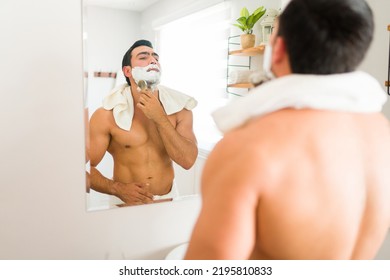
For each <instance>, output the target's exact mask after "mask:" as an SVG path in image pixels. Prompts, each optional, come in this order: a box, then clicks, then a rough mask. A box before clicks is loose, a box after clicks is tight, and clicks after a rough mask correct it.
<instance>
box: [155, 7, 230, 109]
mask: <svg viewBox="0 0 390 280" xmlns="http://www.w3.org/2000/svg"><path fill="white" fill-rule="evenodd" d="M230 26H231V23H230V5H229V3H227V2H223V3H220V4H218V5H215V6H212V7H210V8H207V9H204V10H202V11H200V12H196V13H194V14H191V15H189V16H186V17H183V18H181V19H178V20H175V21H173V22H170V23H168V24H165V25H163V26H161V27H160V28H159V32H158V42H159V52H160V57H161V60H160V61H161V67H162V77H161V82H162V84H164V85H166V86H168V87H172V88H174V89H177V90H179V91H182V92H184V93H186V94H189V95H191V96H193V97H195V98H196V99H198V100H199V101H200V100H202V99H205V98H207V99H208V100H210V98H211V99H213V98H216V99H218V98H221V97H226V71H227V69H226V67H227V66H226V64H227V63H226V60H227V38H228V37H229V32H230Z"/></svg>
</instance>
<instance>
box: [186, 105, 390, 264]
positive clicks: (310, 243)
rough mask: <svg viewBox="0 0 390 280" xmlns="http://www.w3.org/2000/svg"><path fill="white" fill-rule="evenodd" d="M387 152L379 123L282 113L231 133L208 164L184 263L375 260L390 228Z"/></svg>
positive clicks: (388, 137) (378, 118) (386, 132)
mask: <svg viewBox="0 0 390 280" xmlns="http://www.w3.org/2000/svg"><path fill="white" fill-rule="evenodd" d="M389 143H390V129H389V122H388V121H387V120H386V119H385V118H384V117H383V116H382V115H381V114H348V113H336V112H331V111H314V110H293V109H285V110H281V111H278V112H275V113H272V114H269V115H267V116H265V117H260V118H255V119H253V120H252V121H250V122H249V123H247V124H246V125H244V126H242V127H240V128H238V129H236V130H233V131H231V132H230V133H228V134H226V135H225V137H224V139H223V140H222V141H221V142H220V143H218V144H217V146H216V147H215V149H214V151H213V152H212V153H211V155H210V156H209V159H208V161H207V163H206V166H205V169H204V175H203V179H202V192H203V206H202V211H201V214H200V216H199V220H198V224H197V225H196V227H195V231H194V233H193V239H192V240H191V243H190V246H189V249H188V252H187V256H186V258H193V256H196V258H200V259H231V258H233V259H247V258H252V259H371V258H373V257H374V256H375V253H376V252H377V250H378V248H379V247H380V245H381V244H382V242H383V240H384V238H385V234H386V232H387V229H388V228H389V225H390V203H389V200H390V188H389V186H390V176H388V174H390V167H389V165H388V164H387V161H388V159H389V158H390V146H389ZM230 159H234V160H230ZM229 161H230V162H229ZM227 162H228V163H227ZM221 166H223V168H221Z"/></svg>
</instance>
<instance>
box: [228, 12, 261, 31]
mask: <svg viewBox="0 0 390 280" xmlns="http://www.w3.org/2000/svg"><path fill="white" fill-rule="evenodd" d="M266 11H267V10H266V9H264V6H261V7H259V8H257V9H256V10H255V11H254V12H253V13H252V14H250V13H249V11H248V9H247V8H246V7H244V8H242V9H241V12H240V17H239V18H238V19H237V20H236V21H237V22H238V24H233V25H234V26H237V27H238V28H240V29H241V30H242V31H243V32H245V33H247V34H252V32H253V27H254V25H255V24H256V22H258V21H259V19H260V18H261V17H262V16H263V15H264V14H265V12H266Z"/></svg>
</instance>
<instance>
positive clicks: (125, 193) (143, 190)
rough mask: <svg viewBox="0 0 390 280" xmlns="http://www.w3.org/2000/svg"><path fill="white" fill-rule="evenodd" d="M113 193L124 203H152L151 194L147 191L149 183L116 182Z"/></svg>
mask: <svg viewBox="0 0 390 280" xmlns="http://www.w3.org/2000/svg"><path fill="white" fill-rule="evenodd" d="M116 184H117V185H116V186H115V195H116V196H117V197H119V198H120V199H121V200H122V201H123V202H124V203H125V204H126V205H139V204H147V203H153V194H152V193H151V192H150V191H149V183H127V184H125V183H116Z"/></svg>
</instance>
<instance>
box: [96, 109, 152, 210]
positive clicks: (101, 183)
mask: <svg viewBox="0 0 390 280" xmlns="http://www.w3.org/2000/svg"><path fill="white" fill-rule="evenodd" d="M110 113H111V112H109V111H106V110H104V109H102V108H101V109H98V110H97V111H96V112H95V113H94V114H93V115H92V117H91V120H90V125H89V135H90V153H89V154H90V166H91V170H90V172H91V173H90V175H89V181H90V185H91V189H93V190H95V191H97V192H101V193H105V194H110V195H115V196H117V197H119V198H120V199H121V200H122V201H124V202H125V203H126V204H144V203H151V202H153V194H152V193H151V192H149V191H148V185H147V184H143V183H128V184H125V183H121V182H116V181H114V180H110V179H108V178H106V177H104V176H103V175H102V174H101V173H100V172H99V170H98V169H97V168H96V167H97V165H98V164H99V163H100V161H101V160H102V158H103V156H104V154H105V153H106V151H107V149H108V146H109V143H110V131H109V123H108V118H107V115H108V114H110Z"/></svg>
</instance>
